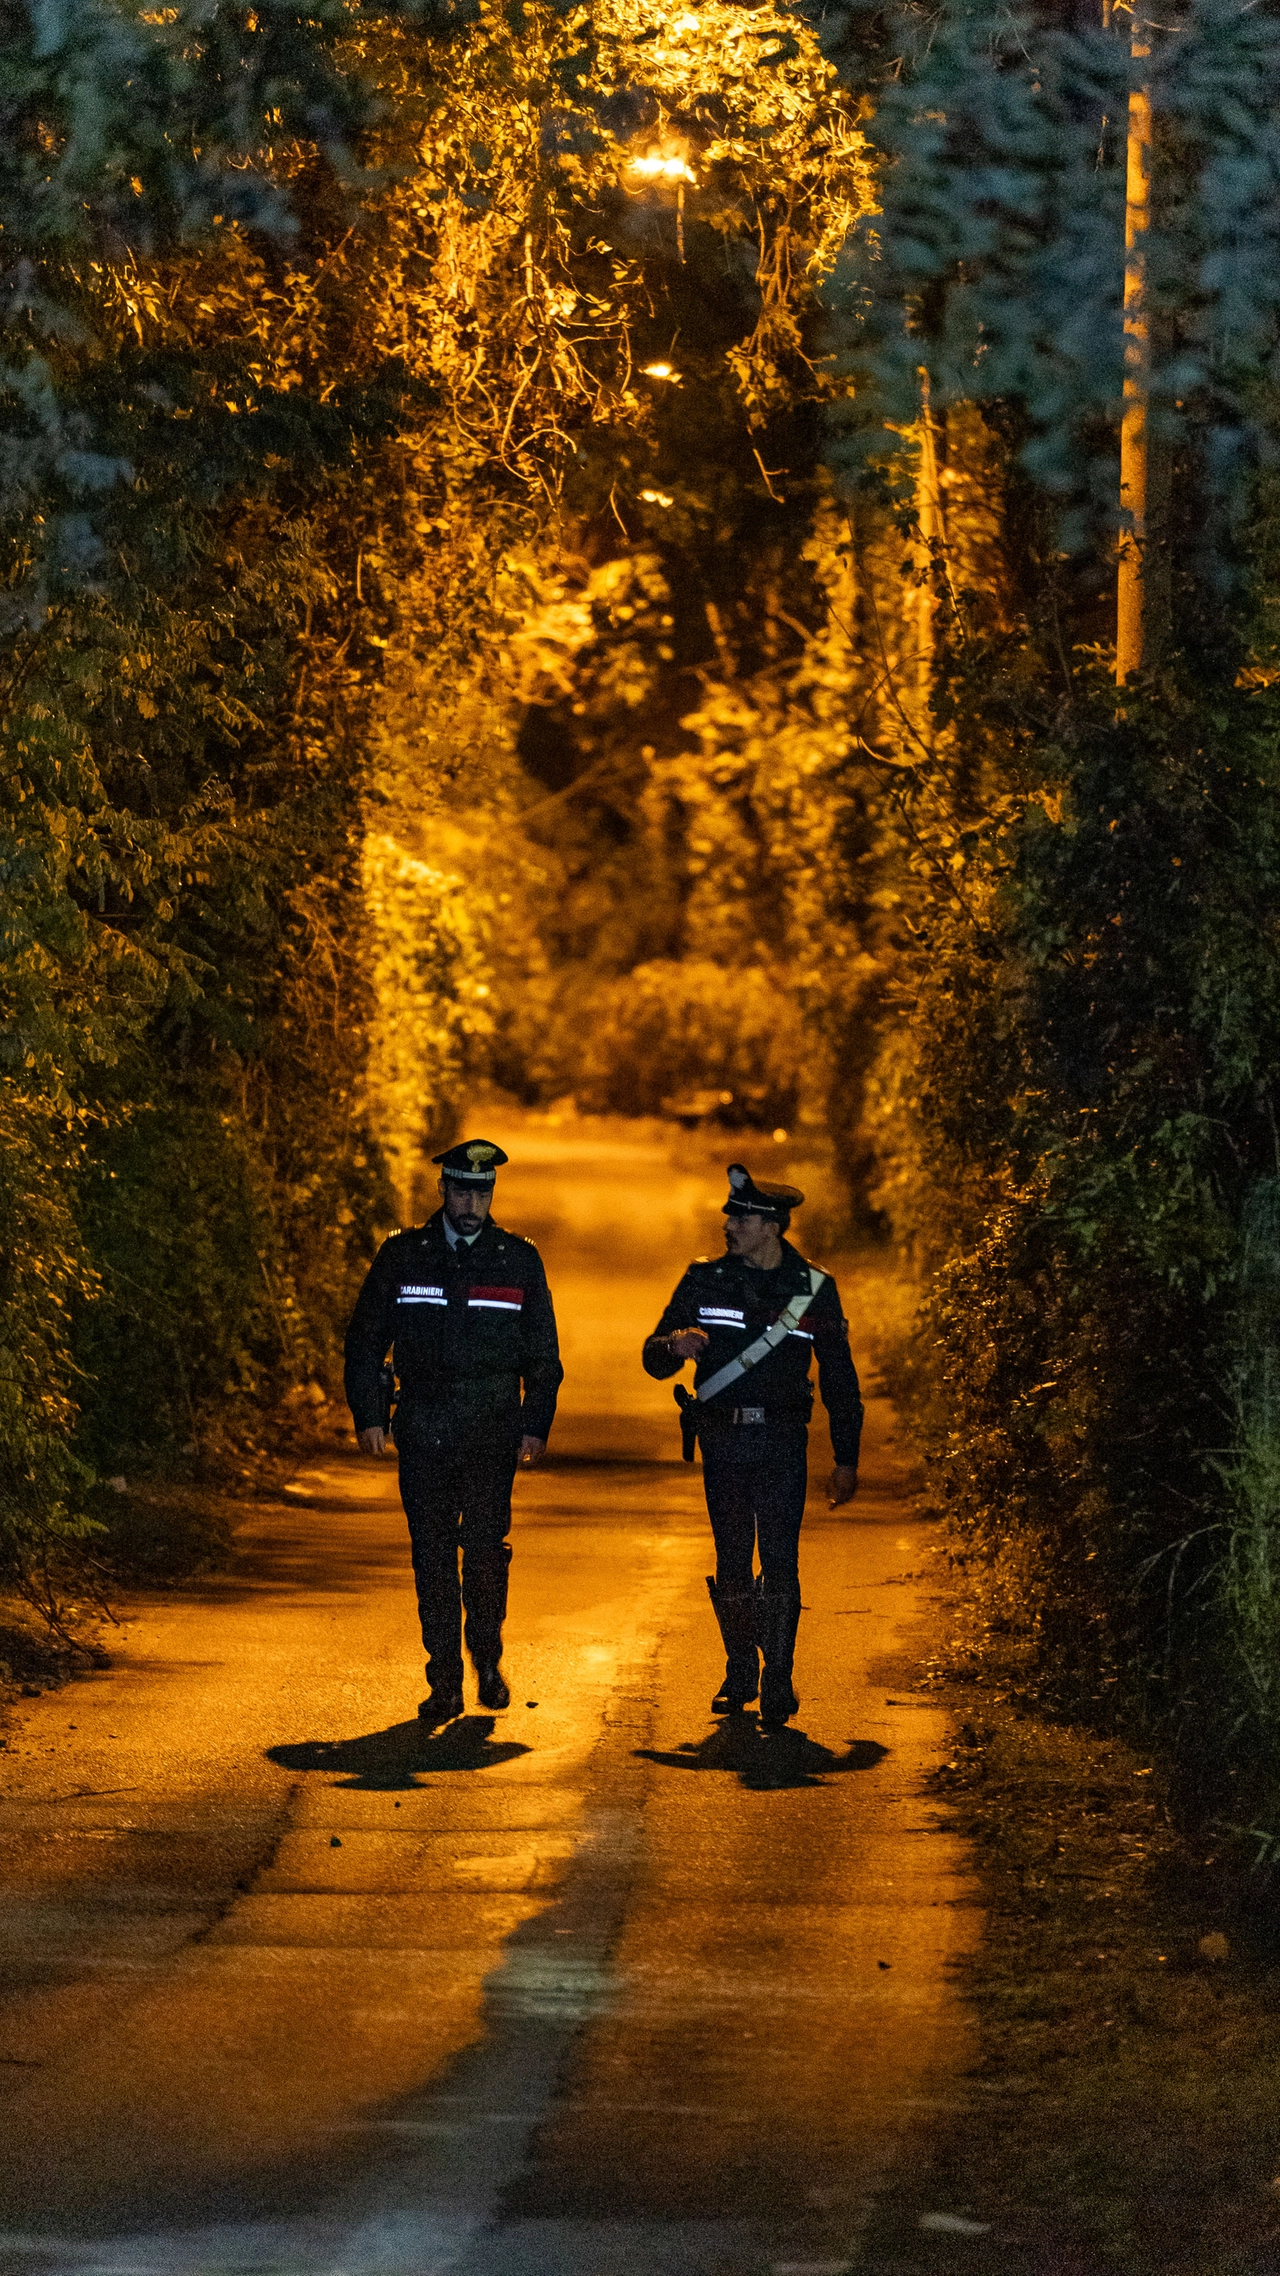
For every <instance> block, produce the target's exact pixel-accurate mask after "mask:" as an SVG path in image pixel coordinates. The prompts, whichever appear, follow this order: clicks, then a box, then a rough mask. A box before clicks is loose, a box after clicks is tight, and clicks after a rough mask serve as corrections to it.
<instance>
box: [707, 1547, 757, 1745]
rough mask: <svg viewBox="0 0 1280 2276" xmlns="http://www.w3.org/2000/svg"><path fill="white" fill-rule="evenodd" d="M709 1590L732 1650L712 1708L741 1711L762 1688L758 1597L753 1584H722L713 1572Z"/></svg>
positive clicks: (727, 1645)
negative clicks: (715, 1579) (730, 1586)
mask: <svg viewBox="0 0 1280 2276" xmlns="http://www.w3.org/2000/svg"><path fill="white" fill-rule="evenodd" d="M707 1593H708V1595H709V1596H710V1598H711V1603H712V1607H713V1609H714V1611H715V1616H716V1620H717V1622H718V1624H719V1628H720V1635H721V1638H722V1640H723V1643H724V1648H725V1651H726V1653H727V1654H728V1659H727V1662H726V1665H725V1671H724V1682H723V1683H722V1684H721V1686H720V1689H719V1690H718V1691H717V1693H716V1695H715V1698H714V1699H713V1700H712V1702H711V1712H712V1714H713V1715H740V1714H741V1712H742V1710H743V1708H744V1707H745V1706H746V1705H747V1704H748V1702H749V1701H750V1700H752V1699H754V1698H755V1696H756V1693H757V1692H758V1691H759V1689H760V1660H759V1656H758V1654H757V1651H756V1624H755V1598H754V1595H753V1593H752V1591H751V1590H750V1589H749V1588H743V1589H729V1588H718V1587H717V1586H716V1583H715V1581H714V1580H713V1579H712V1577H711V1575H710V1573H708V1574H707Z"/></svg>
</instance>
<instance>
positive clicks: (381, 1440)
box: [356, 1423, 387, 1454]
mask: <svg viewBox="0 0 1280 2276" xmlns="http://www.w3.org/2000/svg"><path fill="white" fill-rule="evenodd" d="M356 1443H357V1444H358V1446H359V1448H360V1452H361V1453H362V1454H385V1453H386V1451H387V1434H386V1432H385V1430H380V1429H379V1428H378V1425H377V1423H375V1424H374V1426H373V1428H372V1430H362V1431H361V1433H360V1436H359V1438H358V1440H357V1442H356Z"/></svg>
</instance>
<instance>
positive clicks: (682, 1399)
mask: <svg viewBox="0 0 1280 2276" xmlns="http://www.w3.org/2000/svg"><path fill="white" fill-rule="evenodd" d="M673 1395H674V1398H675V1402H676V1405H677V1406H678V1407H679V1409H680V1451H681V1453H682V1454H683V1456H684V1458H685V1461H686V1462H692V1460H693V1458H694V1454H695V1453H696V1451H697V1445H698V1402H697V1400H696V1399H695V1398H694V1395H693V1393H692V1391H687V1390H686V1389H685V1387H684V1384H683V1383H677V1385H676V1387H675V1392H674V1394H673Z"/></svg>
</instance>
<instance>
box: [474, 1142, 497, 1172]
mask: <svg viewBox="0 0 1280 2276" xmlns="http://www.w3.org/2000/svg"><path fill="white" fill-rule="evenodd" d="M497 1151H498V1149H497V1147H496V1146H468V1148H467V1160H468V1161H469V1162H470V1163H471V1165H472V1168H473V1169H479V1167H480V1164H481V1162H491V1161H492V1160H493V1157H494V1155H495V1154H496V1153H497Z"/></svg>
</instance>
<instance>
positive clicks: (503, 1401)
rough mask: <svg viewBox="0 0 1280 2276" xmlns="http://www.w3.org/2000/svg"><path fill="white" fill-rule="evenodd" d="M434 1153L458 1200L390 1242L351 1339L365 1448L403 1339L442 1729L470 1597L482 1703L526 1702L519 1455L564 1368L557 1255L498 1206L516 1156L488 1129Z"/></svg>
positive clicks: (398, 1423) (407, 1469)
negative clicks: (520, 1695)
mask: <svg viewBox="0 0 1280 2276" xmlns="http://www.w3.org/2000/svg"><path fill="white" fill-rule="evenodd" d="M435 1160H436V1163H437V1165H438V1166H439V1168H440V1170H441V1172H442V1175H441V1178H440V1184H439V1192H440V1194H441V1196H442V1199H443V1207H442V1208H440V1209H437V1211H436V1213H435V1215H434V1216H433V1217H430V1218H428V1220H427V1222H426V1224H425V1225H422V1226H420V1227H418V1228H417V1229H415V1230H413V1231H410V1232H404V1233H393V1234H392V1236H391V1238H390V1240H389V1241H384V1243H383V1245H382V1247H381V1248H380V1249H379V1251H378V1254H377V1256H376V1257H375V1258H374V1260H373V1263H372V1265H371V1266H370V1268H369V1273H368V1276H367V1278H366V1280H365V1284H364V1286H363V1288H362V1289H361V1291H360V1294H359V1296H358V1297H357V1299H356V1308H355V1311H354V1312H353V1314H352V1316H351V1325H350V1327H349V1328H348V1330H347V1342H346V1359H347V1367H346V1391H347V1404H348V1405H349V1407H350V1409H351V1416H352V1420H353V1422H354V1424H355V1427H356V1434H357V1436H358V1438H359V1441H360V1446H361V1448H362V1450H363V1451H364V1452H365V1453H366V1454H381V1453H382V1451H383V1448H384V1446H385V1444H386V1432H387V1430H388V1428H389V1427H390V1414H389V1401H388V1392H387V1383H386V1378H387V1375H388V1372H389V1371H388V1370H387V1369H386V1368H385V1367H384V1362H385V1360H386V1356H387V1353H388V1351H389V1350H390V1349H391V1348H392V1347H393V1346H394V1368H395V1375H396V1377H398V1379H399V1390H398V1397H397V1402H396V1408H395V1423H394V1436H395V1442H396V1447H397V1449H398V1452H399V1456H400V1498H401V1500H402V1502H403V1503H404V1509H405V1515H406V1517H407V1518H408V1520H409V1540H410V1543H411V1545H412V1549H413V1574H414V1579H415V1581H416V1583H417V1589H418V1613H419V1617H420V1619H421V1621H422V1641H423V1644H424V1645H425V1647H426V1653H427V1682H428V1684H429V1686H430V1696H429V1697H428V1698H427V1699H424V1701H423V1703H422V1705H421V1707H420V1708H419V1709H418V1713H419V1715H420V1716H421V1717H422V1720H423V1721H424V1722H425V1723H427V1724H429V1725H431V1726H433V1727H434V1726H435V1725H437V1724H440V1723H447V1722H451V1721H452V1720H453V1718H454V1716H455V1715H460V1714H461V1713H462V1635H461V1625H462V1621H461V1615H462V1611H463V1609H465V1611H466V1644H467V1650H468V1651H469V1653H470V1654H471V1658H472V1660H473V1661H474V1663H475V1669H476V1676H477V1679H478V1683H479V1692H480V1704H481V1706H482V1707H492V1708H499V1707H508V1706H510V1704H511V1694H510V1692H509V1691H508V1689H507V1686H506V1682H505V1681H504V1679H503V1674H502V1669H501V1666H500V1664H499V1663H500V1661H501V1659H502V1623H503V1620H504V1618H505V1617H506V1610H507V1567H508V1565H509V1563H510V1561H511V1549H510V1546H509V1544H508V1541H507V1534H508V1532H509V1531H510V1527H511V1486H512V1481H513V1479H514V1477H515V1473H516V1468H517V1465H518V1464H524V1465H529V1464H532V1463H534V1462H536V1461H538V1459H539V1458H540V1456H541V1455H542V1453H543V1451H544V1449H545V1447H546V1443H547V1438H548V1435H549V1433H550V1430H551V1422H552V1417H553V1416H554V1414H555V1411H556V1393H557V1391H558V1390H559V1388H560V1384H561V1382H562V1380H563V1377H564V1369H563V1368H562V1366H561V1365H560V1348H559V1344H558V1342H557V1339H556V1320H555V1313H554V1311H553V1309H552V1305H551V1295H550V1291H549V1289H548V1287H547V1276H546V1273H545V1272H544V1271H543V1268H542V1259H541V1257H540V1256H539V1255H538V1252H537V1250H536V1249H535V1247H534V1245H533V1243H532V1241H525V1240H522V1239H521V1238H520V1235H519V1234H518V1233H508V1232H505V1231H504V1230H503V1228H502V1227H501V1226H500V1225H495V1224H494V1222H493V1219H492V1217H491V1216H490V1214H489V1211H490V1208H491V1206H492V1202H493V1189H494V1184H495V1180H496V1177H497V1172H498V1170H499V1169H500V1168H501V1166H502V1164H503V1163H504V1162H505V1161H506V1160H507V1156H506V1155H505V1154H504V1153H503V1151H502V1148H501V1147H500V1146H494V1145H491V1144H490V1142H489V1140H488V1139H487V1138H473V1139H469V1140H466V1141H464V1142H463V1144H461V1145H459V1146H452V1147H450V1149H449V1151H448V1152H447V1153H445V1154H437V1155H436V1157H435ZM522 1385H523V1400H522V1398H521V1386H522ZM459 1545H461V1549H462V1589H461V1598H459V1589H458V1549H459Z"/></svg>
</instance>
